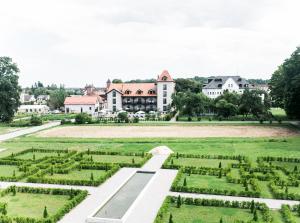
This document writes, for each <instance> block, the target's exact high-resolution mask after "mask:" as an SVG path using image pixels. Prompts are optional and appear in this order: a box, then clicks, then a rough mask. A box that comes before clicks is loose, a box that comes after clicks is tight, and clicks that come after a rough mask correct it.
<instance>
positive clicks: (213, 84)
mask: <svg viewBox="0 0 300 223" xmlns="http://www.w3.org/2000/svg"><path fill="white" fill-rule="evenodd" d="M229 78H232V79H233V80H234V82H235V83H236V84H237V85H238V86H240V89H244V88H252V87H253V86H252V85H251V84H249V82H248V81H247V80H246V79H245V78H242V77H240V76H211V77H208V78H207V83H205V84H204V86H203V89H221V88H222V86H223V85H224V84H225V83H226V81H227V80H228V79H229Z"/></svg>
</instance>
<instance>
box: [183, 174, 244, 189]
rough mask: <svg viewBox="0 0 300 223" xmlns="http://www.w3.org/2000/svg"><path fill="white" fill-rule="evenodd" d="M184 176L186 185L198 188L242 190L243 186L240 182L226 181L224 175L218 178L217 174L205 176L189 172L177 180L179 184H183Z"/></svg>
mask: <svg viewBox="0 0 300 223" xmlns="http://www.w3.org/2000/svg"><path fill="white" fill-rule="evenodd" d="M184 178H186V181H187V187H198V188H211V189H219V190H228V191H230V190H236V191H244V190H245V188H244V187H243V185H242V184H235V183H228V182H227V181H226V177H222V178H219V177H217V176H207V175H198V174H191V175H190V176H189V175H187V174H185V175H183V176H182V178H181V179H180V181H179V185H183V181H184Z"/></svg>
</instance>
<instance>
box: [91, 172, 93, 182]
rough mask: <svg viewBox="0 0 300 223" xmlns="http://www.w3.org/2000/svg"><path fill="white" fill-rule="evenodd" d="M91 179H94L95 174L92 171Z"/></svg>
mask: <svg viewBox="0 0 300 223" xmlns="http://www.w3.org/2000/svg"><path fill="white" fill-rule="evenodd" d="M91 181H94V174H93V173H91Z"/></svg>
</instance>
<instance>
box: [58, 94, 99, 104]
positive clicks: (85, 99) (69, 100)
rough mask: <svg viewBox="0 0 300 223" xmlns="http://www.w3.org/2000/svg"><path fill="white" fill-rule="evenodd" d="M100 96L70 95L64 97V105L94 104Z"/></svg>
mask: <svg viewBox="0 0 300 223" xmlns="http://www.w3.org/2000/svg"><path fill="white" fill-rule="evenodd" d="M101 101H102V100H101V98H100V97H98V96H88V95H84V96H71V97H66V99H65V102H64V104H65V105H95V104H97V103H98V102H101Z"/></svg>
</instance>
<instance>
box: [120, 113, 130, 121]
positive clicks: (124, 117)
mask: <svg viewBox="0 0 300 223" xmlns="http://www.w3.org/2000/svg"><path fill="white" fill-rule="evenodd" d="M118 119H119V120H120V121H121V122H125V121H126V119H128V115H127V112H120V113H119V114H118Z"/></svg>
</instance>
